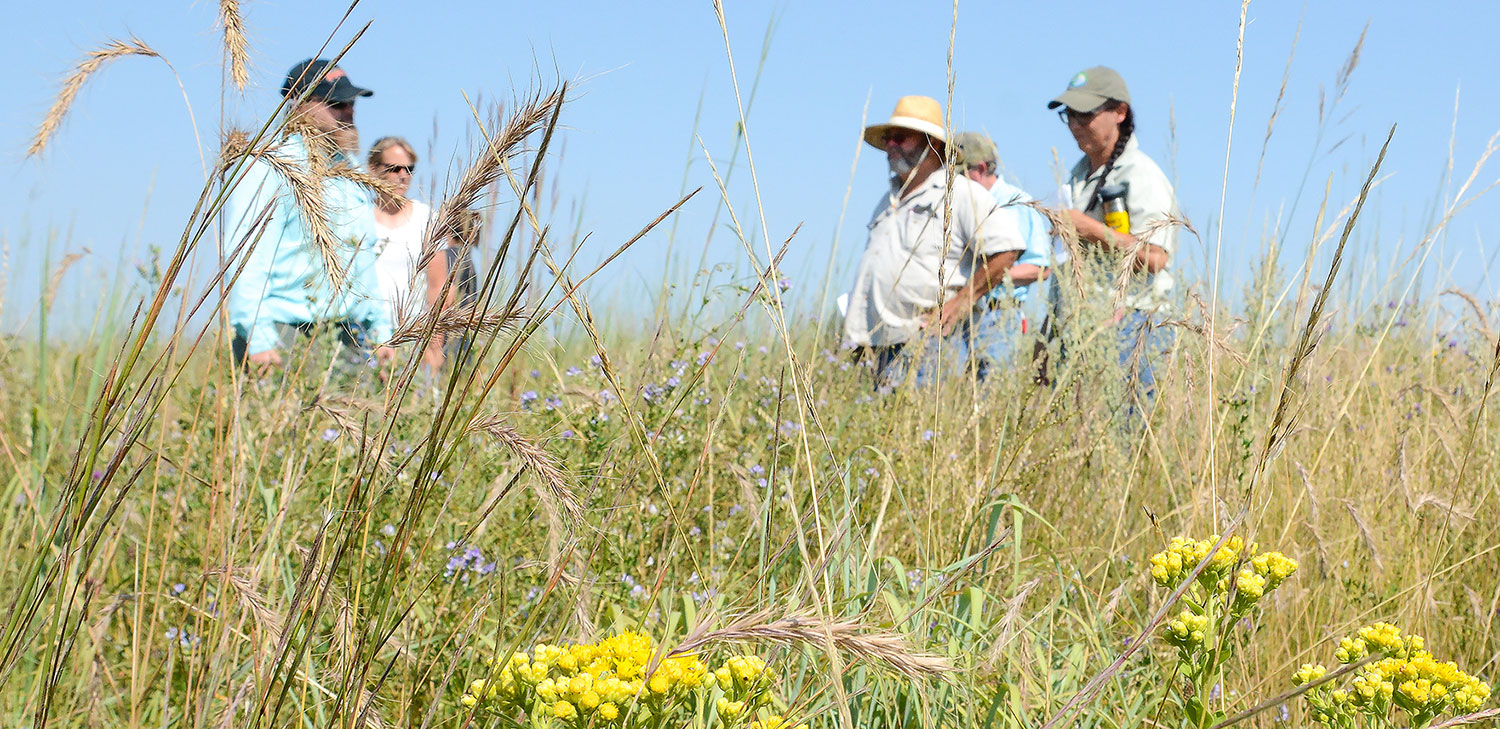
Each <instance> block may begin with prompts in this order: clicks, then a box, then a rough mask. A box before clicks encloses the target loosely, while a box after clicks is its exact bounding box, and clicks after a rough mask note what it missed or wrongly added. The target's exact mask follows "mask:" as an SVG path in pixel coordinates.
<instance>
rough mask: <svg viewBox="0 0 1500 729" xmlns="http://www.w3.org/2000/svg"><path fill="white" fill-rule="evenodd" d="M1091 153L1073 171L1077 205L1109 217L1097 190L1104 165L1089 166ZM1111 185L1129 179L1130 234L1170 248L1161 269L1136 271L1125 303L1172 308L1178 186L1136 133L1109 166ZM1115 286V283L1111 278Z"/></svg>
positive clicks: (1099, 217)
mask: <svg viewBox="0 0 1500 729" xmlns="http://www.w3.org/2000/svg"><path fill="white" fill-rule="evenodd" d="M1089 167H1090V165H1089V158H1088V157H1084V158H1083V159H1081V160H1079V161H1078V164H1076V165H1073V171H1072V174H1071V175H1069V177H1068V186H1069V187H1070V188H1071V191H1072V194H1073V206H1074V207H1076V208H1077V209H1079V210H1082V211H1083V212H1084V213H1085V214H1087V215H1088V216H1089V217H1091V218H1093V219H1095V220H1098V221H1100V222H1103V220H1104V206H1103V205H1097V204H1096V205H1092V206H1090V203H1092V202H1093V201H1094V191H1095V190H1096V189H1097V188H1098V187H1099V184H1100V174H1099V173H1101V172H1103V171H1104V168H1103V167H1100V168H1099V169H1097V170H1090V169H1089ZM1106 184H1107V185H1124V186H1125V188H1126V190H1125V209H1126V211H1127V212H1129V213H1130V234H1131V235H1133V236H1135V238H1136V240H1139V241H1144V242H1146V243H1150V244H1152V245H1156V246H1160V247H1161V249H1162V250H1164V251H1166V252H1167V265H1166V267H1165V268H1163V269H1162V270H1160V271H1157V272H1156V273H1147V272H1145V271H1136V272H1135V274H1134V275H1133V276H1132V277H1131V281H1130V284H1129V286H1128V287H1127V289H1126V290H1125V300H1124V304H1125V306H1127V307H1129V308H1131V309H1140V310H1143V311H1152V310H1156V311H1160V310H1164V309H1166V308H1167V303H1168V298H1167V295H1168V294H1169V293H1170V292H1171V291H1172V271H1171V266H1172V258H1173V256H1174V255H1175V254H1176V252H1177V224H1176V223H1173V222H1169V217H1171V218H1178V217H1180V216H1179V214H1178V212H1177V197H1176V195H1175V194H1173V192H1172V183H1170V182H1168V181H1167V176H1166V174H1164V173H1163V172H1162V171H1161V168H1160V167H1158V166H1157V165H1156V162H1154V161H1152V159H1151V158H1150V157H1147V156H1146V153H1145V152H1142V151H1141V147H1140V145H1139V144H1137V143H1136V140H1135V135H1134V134H1132V135H1131V136H1130V139H1128V140H1126V142H1125V149H1124V151H1122V152H1121V153H1120V158H1119V159H1117V160H1115V166H1114V167H1113V168H1112V169H1111V170H1110V171H1109V181H1108V182H1107V183H1106ZM1110 287H1111V288H1112V287H1113V284H1112V283H1111V285H1110Z"/></svg>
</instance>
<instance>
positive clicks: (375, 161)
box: [368, 136, 417, 170]
mask: <svg viewBox="0 0 1500 729" xmlns="http://www.w3.org/2000/svg"><path fill="white" fill-rule="evenodd" d="M391 147H400V148H401V149H402V151H404V152H406V153H407V154H409V155H411V163H412V164H416V163H417V150H415V149H412V147H411V142H408V141H406V139H405V138H404V137H394V136H393V137H381V138H379V139H377V140H375V144H374V145H372V146H371V147H370V156H369V161H368V164H369V165H370V169H371V170H374V169H375V166H376V165H379V164H385V163H384V162H383V161H381V155H383V154H385V151H386V150H387V149H390V148H391Z"/></svg>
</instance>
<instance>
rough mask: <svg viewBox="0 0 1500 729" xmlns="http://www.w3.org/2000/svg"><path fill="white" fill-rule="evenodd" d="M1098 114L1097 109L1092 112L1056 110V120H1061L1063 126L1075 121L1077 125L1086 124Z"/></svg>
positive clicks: (1066, 109)
mask: <svg viewBox="0 0 1500 729" xmlns="http://www.w3.org/2000/svg"><path fill="white" fill-rule="evenodd" d="M1098 114H1099V110H1098V109H1095V110H1094V111H1075V110H1073V109H1068V108H1063V109H1058V110H1057V118H1058V119H1061V120H1062V123H1064V124H1072V123H1073V122H1075V121H1076V122H1078V123H1079V124H1088V123H1089V122H1091V121H1093V120H1094V117H1095V116H1098Z"/></svg>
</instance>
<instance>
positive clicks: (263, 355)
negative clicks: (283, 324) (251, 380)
mask: <svg viewBox="0 0 1500 729" xmlns="http://www.w3.org/2000/svg"><path fill="white" fill-rule="evenodd" d="M245 361H247V362H249V363H250V371H251V372H254V373H255V375H256V376H257V377H263V376H265V375H266V374H267V373H269V372H270V371H271V370H273V369H276V368H277V367H280V366H281V353H280V352H277V351H276V350H274V349H268V350H266V351H264V352H256V353H255V354H252V355H250V356H248V357H246V358H245Z"/></svg>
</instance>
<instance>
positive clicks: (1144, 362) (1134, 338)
mask: <svg viewBox="0 0 1500 729" xmlns="http://www.w3.org/2000/svg"><path fill="white" fill-rule="evenodd" d="M1116 326H1117V328H1116V330H1115V331H1116V334H1115V344H1116V346H1117V348H1118V352H1119V362H1120V367H1121V369H1123V370H1124V372H1125V398H1126V404H1127V405H1128V407H1129V411H1130V414H1131V415H1135V414H1136V413H1137V408H1138V407H1139V408H1146V407H1148V406H1149V405H1151V403H1152V402H1153V401H1155V399H1156V365H1155V362H1154V361H1153V360H1159V359H1161V357H1162V356H1164V355H1165V354H1166V353H1167V350H1169V349H1171V347H1172V343H1173V342H1175V341H1176V340H1177V330H1175V329H1173V328H1171V327H1165V326H1161V320H1160V317H1157V316H1154V315H1153V314H1151V313H1150V312H1145V311H1139V310H1136V309H1132V310H1130V311H1128V312H1126V314H1125V317H1124V318H1123V319H1121V320H1120V322H1119V324H1117V325H1116Z"/></svg>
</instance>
